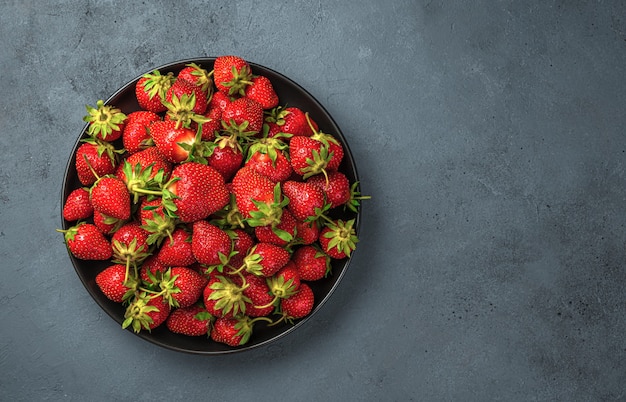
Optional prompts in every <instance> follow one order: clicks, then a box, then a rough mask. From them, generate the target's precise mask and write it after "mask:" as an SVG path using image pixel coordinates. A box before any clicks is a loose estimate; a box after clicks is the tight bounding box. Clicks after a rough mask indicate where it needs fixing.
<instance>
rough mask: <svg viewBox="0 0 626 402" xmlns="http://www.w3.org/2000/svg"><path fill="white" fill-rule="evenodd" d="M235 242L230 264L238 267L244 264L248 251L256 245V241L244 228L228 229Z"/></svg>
mask: <svg viewBox="0 0 626 402" xmlns="http://www.w3.org/2000/svg"><path fill="white" fill-rule="evenodd" d="M226 233H228V235H229V236H230V238H231V240H232V242H233V252H232V253H231V257H230V260H229V261H228V266H229V267H231V268H233V269H237V268H239V267H241V265H242V264H243V259H244V258H245V257H246V255H248V251H250V249H251V248H252V247H253V246H254V244H255V241H254V239H253V238H252V236H251V235H249V234H248V232H246V231H245V230H243V229H237V228H236V229H232V230H228V231H226Z"/></svg>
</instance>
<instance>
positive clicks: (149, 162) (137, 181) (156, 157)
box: [115, 146, 172, 195]
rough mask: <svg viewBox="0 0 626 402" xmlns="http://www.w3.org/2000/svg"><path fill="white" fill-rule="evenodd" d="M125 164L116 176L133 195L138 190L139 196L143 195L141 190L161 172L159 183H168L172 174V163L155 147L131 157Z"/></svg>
mask: <svg viewBox="0 0 626 402" xmlns="http://www.w3.org/2000/svg"><path fill="white" fill-rule="evenodd" d="M124 162H125V163H123V164H120V165H119V166H118V167H117V169H116V171H115V175H116V176H117V177H118V178H119V179H120V180H122V181H123V182H124V183H126V185H127V187H128V189H129V191H130V192H131V193H135V192H134V190H137V193H136V194H137V195H143V194H142V193H141V190H142V189H146V186H147V185H148V182H149V181H150V180H151V179H154V178H155V176H156V175H157V174H158V173H159V171H160V170H162V171H163V173H162V174H161V176H160V177H159V182H165V181H167V179H168V178H169V177H170V174H171V173H172V163H170V162H168V161H167V160H166V159H165V158H164V157H163V155H161V152H159V150H158V149H157V148H156V147H154V146H152V147H149V148H146V149H143V150H140V151H138V152H136V153H134V154H132V155H129V156H128V157H127V158H126V160H125V161H124ZM127 164H128V166H126V165H127ZM137 165H139V166H137ZM127 173H130V174H128V175H127Z"/></svg>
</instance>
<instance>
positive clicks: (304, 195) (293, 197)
mask: <svg viewBox="0 0 626 402" xmlns="http://www.w3.org/2000/svg"><path fill="white" fill-rule="evenodd" d="M282 189H283V194H284V195H285V196H286V197H287V198H289V204H288V205H287V208H288V209H289V211H290V212H291V213H292V214H293V216H295V217H296V219H298V220H301V221H306V220H310V219H315V218H317V217H318V216H319V214H320V212H321V211H323V210H324V207H325V203H326V199H325V196H324V192H323V191H322V190H321V189H320V188H318V187H317V186H314V185H313V184H310V183H307V182H298V181H294V180H288V181H286V182H284V183H283V185H282Z"/></svg>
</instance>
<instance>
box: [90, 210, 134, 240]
mask: <svg viewBox="0 0 626 402" xmlns="http://www.w3.org/2000/svg"><path fill="white" fill-rule="evenodd" d="M93 223H94V225H96V227H97V228H98V229H99V230H100V231H101V232H102V233H104V234H105V235H112V234H113V233H115V232H116V231H117V230H118V229H119V228H120V226H122V225H123V224H124V223H126V221H125V220H122V219H117V218H112V217H110V216H106V215H104V214H102V213H100V212H98V211H94V213H93Z"/></svg>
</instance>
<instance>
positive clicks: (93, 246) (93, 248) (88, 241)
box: [59, 222, 112, 260]
mask: <svg viewBox="0 0 626 402" xmlns="http://www.w3.org/2000/svg"><path fill="white" fill-rule="evenodd" d="M59 232H61V233H63V234H64V236H65V244H66V245H67V248H68V250H69V251H70V253H72V255H73V256H74V257H76V258H78V259H81V260H108V259H109V258H111V255H112V250H111V243H109V240H107V238H106V237H105V236H104V234H102V232H101V231H100V230H99V229H98V228H97V227H96V226H95V225H93V224H91V223H85V222H81V223H78V224H77V225H74V226H72V227H70V228H69V229H67V230H59Z"/></svg>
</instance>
